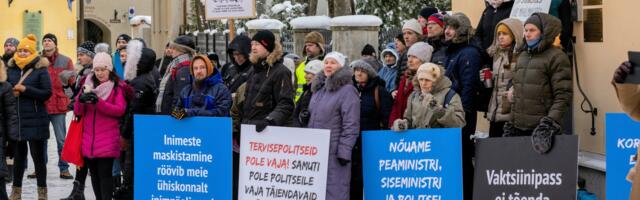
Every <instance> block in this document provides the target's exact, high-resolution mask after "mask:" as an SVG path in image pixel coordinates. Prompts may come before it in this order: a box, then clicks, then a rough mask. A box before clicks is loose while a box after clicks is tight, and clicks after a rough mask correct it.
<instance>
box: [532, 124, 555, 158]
mask: <svg viewBox="0 0 640 200" xmlns="http://www.w3.org/2000/svg"><path fill="white" fill-rule="evenodd" d="M559 132H560V124H558V123H557V122H556V121H554V120H553V119H551V118H549V117H543V118H542V119H541V120H540V124H538V127H536V128H535V129H533V134H531V144H532V145H533V150H535V151H536V152H538V153H540V154H545V153H547V152H549V150H551V148H552V147H553V135H554V134H556V133H559Z"/></svg>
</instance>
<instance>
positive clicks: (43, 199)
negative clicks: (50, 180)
mask: <svg viewBox="0 0 640 200" xmlns="http://www.w3.org/2000/svg"><path fill="white" fill-rule="evenodd" d="M47 199H49V197H48V195H47V187H38V200H47Z"/></svg>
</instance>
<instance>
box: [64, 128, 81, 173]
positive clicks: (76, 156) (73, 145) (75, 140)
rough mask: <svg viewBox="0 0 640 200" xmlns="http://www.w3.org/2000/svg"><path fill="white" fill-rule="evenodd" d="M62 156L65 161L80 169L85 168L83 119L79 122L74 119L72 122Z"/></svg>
mask: <svg viewBox="0 0 640 200" xmlns="http://www.w3.org/2000/svg"><path fill="white" fill-rule="evenodd" d="M61 156H62V160H64V161H67V162H69V163H73V164H74V165H76V166H78V167H82V166H84V159H83V158H82V118H80V119H79V120H78V119H76V117H74V119H73V120H71V124H70V125H69V131H68V132H67V138H66V139H65V141H64V146H63V147H62V155H61Z"/></svg>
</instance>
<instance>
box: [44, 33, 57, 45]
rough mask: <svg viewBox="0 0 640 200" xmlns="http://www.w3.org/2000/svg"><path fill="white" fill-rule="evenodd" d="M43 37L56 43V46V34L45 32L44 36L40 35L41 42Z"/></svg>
mask: <svg viewBox="0 0 640 200" xmlns="http://www.w3.org/2000/svg"><path fill="white" fill-rule="evenodd" d="M44 39H50V40H51V41H53V43H54V44H56V46H58V37H56V35H54V34H52V33H47V34H46V35H44V37H42V42H44Z"/></svg>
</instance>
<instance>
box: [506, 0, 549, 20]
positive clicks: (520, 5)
mask: <svg viewBox="0 0 640 200" xmlns="http://www.w3.org/2000/svg"><path fill="white" fill-rule="evenodd" d="M549 8H551V0H515V2H514V3H513V8H511V15H510V18H516V19H519V20H520V21H522V22H524V21H527V18H529V17H530V16H531V14H533V13H537V12H542V13H549Z"/></svg>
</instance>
